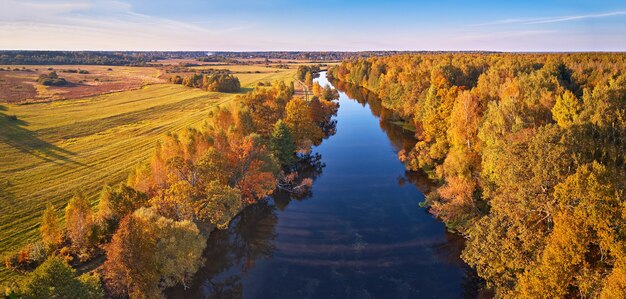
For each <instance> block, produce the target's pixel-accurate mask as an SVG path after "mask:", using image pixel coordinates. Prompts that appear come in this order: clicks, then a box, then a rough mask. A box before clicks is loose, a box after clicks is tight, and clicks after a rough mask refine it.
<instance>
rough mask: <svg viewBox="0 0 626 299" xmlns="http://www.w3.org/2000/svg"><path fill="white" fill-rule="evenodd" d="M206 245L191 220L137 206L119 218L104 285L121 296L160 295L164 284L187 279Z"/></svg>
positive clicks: (179, 282) (195, 269) (111, 244)
mask: <svg viewBox="0 0 626 299" xmlns="http://www.w3.org/2000/svg"><path fill="white" fill-rule="evenodd" d="M205 246H206V239H205V238H204V237H203V236H202V235H201V234H200V231H199V230H198V228H197V227H196V225H195V224H194V223H192V222H190V221H175V220H172V219H169V218H165V217H163V216H160V215H158V214H157V213H156V212H155V211H154V210H153V209H148V208H140V209H138V210H137V211H135V212H134V213H133V214H131V215H128V216H126V217H125V218H124V219H122V222H121V223H120V227H119V229H118V230H117V232H116V233H115V234H114V235H113V239H112V240H111V243H110V244H109V245H108V246H107V248H106V252H107V261H106V262H105V263H104V273H105V279H106V282H107V287H108V289H109V290H110V291H111V293H112V294H114V295H116V296H120V297H124V296H129V297H130V298H162V297H163V293H162V292H161V290H162V289H163V288H167V287H171V286H174V285H176V284H186V283H188V281H189V279H190V278H191V276H192V275H193V274H194V273H195V272H196V271H197V270H198V268H199V267H200V265H201V264H202V252H203V250H204V248H205Z"/></svg>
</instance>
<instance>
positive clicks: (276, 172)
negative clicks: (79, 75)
mask: <svg viewBox="0 0 626 299" xmlns="http://www.w3.org/2000/svg"><path fill="white" fill-rule="evenodd" d="M301 68H302V67H301ZM305 73H306V76H307V77H309V78H310V77H312V76H313V75H312V74H311V72H310V70H308V69H307V71H306V72H305ZM211 76H213V75H201V76H199V77H198V76H195V77H194V76H193V75H192V76H191V77H186V78H185V79H182V78H181V79H182V81H184V82H180V83H182V84H183V85H187V86H190V87H198V88H203V89H213V88H215V89H217V90H219V89H221V88H222V85H224V86H225V87H224V89H228V91H239V85H240V83H239V80H238V79H237V77H235V76H233V75H217V76H214V77H211ZM52 77H54V76H52ZM196 77H198V78H199V80H195V79H196ZM54 79H56V78H54ZM209 79H214V80H209ZM187 82H189V84H185V83H187ZM176 83H178V82H176ZM196 83H197V84H196ZM204 83H207V84H204ZM307 83H308V84H309V85H308V88H311V89H312V90H313V95H312V97H311V98H310V99H309V100H305V99H302V98H300V97H297V96H294V94H295V90H294V86H293V82H292V83H291V84H290V85H288V84H285V83H284V82H283V81H276V82H274V83H271V84H270V85H269V86H268V84H262V85H259V86H257V87H255V88H254V89H253V90H252V91H250V92H247V93H243V94H241V95H238V96H237V98H236V99H235V101H234V102H233V103H232V104H230V105H221V106H217V107H216V108H214V109H212V110H211V111H210V112H209V113H208V115H207V118H206V120H205V123H204V125H203V126H202V127H200V128H197V129H194V128H188V129H184V130H183V131H182V132H180V133H168V134H166V136H164V138H163V139H162V140H161V141H159V142H158V143H157V145H156V147H155V149H154V154H153V156H152V157H151V158H150V159H149V161H147V162H146V163H142V164H140V165H139V166H137V167H136V168H134V169H133V170H132V171H131V173H130V174H129V176H128V179H127V180H126V182H124V183H120V184H117V185H114V186H110V185H105V186H104V187H103V188H102V191H101V193H100V195H99V199H98V204H97V208H96V209H95V211H94V210H93V209H92V207H91V206H90V202H89V200H88V199H87V197H86V196H85V195H84V194H83V193H81V192H80V191H77V192H76V194H75V195H74V196H73V197H72V199H71V200H70V202H69V203H68V204H67V206H66V207H64V212H65V227H62V225H61V223H62V221H61V219H59V217H58V212H57V208H56V207H55V206H54V205H52V204H49V205H48V207H47V208H46V211H45V212H44V214H43V216H42V218H41V225H40V226H39V231H40V236H41V241H39V242H34V243H29V244H27V245H26V246H25V247H23V248H22V249H20V250H18V251H17V252H15V253H14V254H9V255H7V256H6V257H5V266H6V267H7V268H9V269H12V270H13V271H17V272H19V273H22V274H24V275H25V277H24V279H22V280H21V281H19V282H17V281H16V282H13V283H12V284H11V285H9V286H8V287H7V289H6V291H5V293H6V296H9V297H12V296H23V297H24V298H44V297H55V296H56V297H58V296H60V297H63V298H78V297H81V298H83V297H84V296H87V297H88V298H101V297H103V296H116V297H118V296H119V297H126V296H130V297H131V298H139V297H142V298H143V297H145V298H157V297H162V296H163V293H162V290H163V289H165V288H168V287H171V286H175V285H181V284H182V285H185V284H186V283H187V282H188V281H189V279H190V278H191V277H192V276H193V274H194V273H195V272H196V271H197V270H198V268H199V267H200V266H201V265H202V263H203V262H204V260H203V257H202V253H203V251H204V248H205V246H206V239H207V238H208V235H209V234H210V232H211V231H212V230H213V229H225V228H227V227H228V224H229V222H230V220H231V219H233V218H234V217H236V215H237V214H239V213H240V212H241V211H242V210H243V209H244V208H245V207H247V206H250V205H253V204H255V203H257V202H259V201H263V200H266V198H267V196H269V195H271V194H272V193H273V192H274V191H275V190H280V192H281V193H282V194H284V193H288V194H293V195H294V196H298V194H302V193H306V192H308V190H309V188H310V187H311V185H312V180H311V179H310V178H307V177H305V176H302V175H300V174H298V172H297V169H298V167H297V166H296V165H297V164H298V163H300V161H305V160H310V157H309V156H310V154H309V153H310V150H311V147H312V146H315V145H319V144H320V143H321V142H322V140H323V139H325V138H327V137H328V136H330V135H332V134H334V127H335V122H334V121H333V120H332V116H333V115H335V114H336V112H337V109H338V103H336V102H335V101H334V100H336V99H337V98H338V93H337V92H336V91H335V90H333V89H331V88H330V87H325V88H324V87H321V86H319V85H318V84H317V83H313V82H312V81H309V82H307ZM231 86H236V87H237V88H236V89H237V90H234V89H235V88H234V87H233V88H231ZM231 89H232V90H231ZM77 190H80V188H77ZM74 268H76V269H78V270H79V271H78V272H79V273H84V274H82V275H78V274H77V273H76V270H74Z"/></svg>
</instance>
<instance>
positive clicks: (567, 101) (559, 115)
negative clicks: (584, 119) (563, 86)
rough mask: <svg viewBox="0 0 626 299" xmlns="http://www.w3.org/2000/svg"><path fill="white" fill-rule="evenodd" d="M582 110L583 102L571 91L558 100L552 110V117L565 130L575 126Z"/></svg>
mask: <svg viewBox="0 0 626 299" xmlns="http://www.w3.org/2000/svg"><path fill="white" fill-rule="evenodd" d="M581 110H582V103H581V101H580V100H579V99H578V98H577V97H576V96H575V95H574V94H573V93H572V92H571V91H569V90H567V91H565V93H564V94H563V95H561V96H559V97H558V98H556V104H555V105H554V107H553V108H552V117H553V118H554V120H555V121H556V122H557V124H559V126H561V127H563V128H567V127H569V126H571V125H572V124H574V123H575V122H576V120H577V119H578V115H579V114H580V112H581Z"/></svg>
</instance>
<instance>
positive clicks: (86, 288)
mask: <svg viewBox="0 0 626 299" xmlns="http://www.w3.org/2000/svg"><path fill="white" fill-rule="evenodd" d="M75 273H76V271H75V270H74V269H72V267H70V266H69V265H68V264H67V262H65V261H64V260H63V259H61V258H60V257H56V256H52V257H50V258H48V259H47V260H46V261H45V262H43V264H41V265H39V267H37V269H35V270H34V271H33V272H32V273H30V274H29V275H28V276H27V277H26V279H25V281H24V284H23V286H22V289H23V298H25V299H27V298H37V299H38V298H65V299H72V298H76V299H79V298H80V299H83V298H86V299H96V298H104V293H103V291H102V289H101V288H100V280H99V278H98V277H97V276H93V275H89V274H86V275H83V276H81V277H76V274H75Z"/></svg>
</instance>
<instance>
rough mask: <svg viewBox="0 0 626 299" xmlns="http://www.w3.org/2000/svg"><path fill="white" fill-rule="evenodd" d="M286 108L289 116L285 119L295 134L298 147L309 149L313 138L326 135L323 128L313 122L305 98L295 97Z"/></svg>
mask: <svg viewBox="0 0 626 299" xmlns="http://www.w3.org/2000/svg"><path fill="white" fill-rule="evenodd" d="M285 110H286V114H287V116H286V117H285V120H284V121H285V123H286V124H287V126H288V127H289V130H290V131H291V133H292V134H293V138H294V140H295V141H296V145H297V146H298V148H300V149H307V148H308V147H309V146H310V144H312V142H313V140H317V139H321V138H322V137H323V136H324V133H323V132H322V129H321V128H320V127H318V126H317V125H316V124H315V123H314V122H313V119H312V117H311V112H310V111H309V110H310V108H309V105H308V103H307V102H306V101H305V100H303V99H302V98H294V99H293V100H291V101H289V103H287V107H286V108H285Z"/></svg>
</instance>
